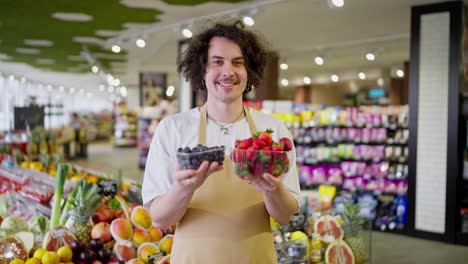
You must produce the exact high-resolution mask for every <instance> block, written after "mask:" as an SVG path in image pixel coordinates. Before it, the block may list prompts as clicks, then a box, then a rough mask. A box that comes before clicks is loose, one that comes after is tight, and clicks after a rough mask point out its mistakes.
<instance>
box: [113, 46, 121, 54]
mask: <svg viewBox="0 0 468 264" xmlns="http://www.w3.org/2000/svg"><path fill="white" fill-rule="evenodd" d="M112 51H113V52H115V53H119V52H120V47H119V46H118V45H114V46H112Z"/></svg>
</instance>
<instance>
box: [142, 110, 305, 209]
mask: <svg viewBox="0 0 468 264" xmlns="http://www.w3.org/2000/svg"><path fill="white" fill-rule="evenodd" d="M250 113H251V116H252V119H253V121H254V123H255V125H256V126H257V130H258V131H265V130H266V129H268V128H270V129H272V130H273V134H272V138H273V140H274V141H278V140H279V139H280V138H282V137H288V138H290V139H291V140H292V135H291V133H290V132H289V130H288V129H287V128H286V126H285V125H284V123H283V122H282V121H280V120H279V119H276V118H274V117H272V116H270V115H267V114H264V113H261V112H258V111H255V110H253V109H250ZM199 123H200V111H199V110H198V108H193V109H191V110H189V111H186V112H182V113H178V114H174V115H171V116H167V117H166V118H164V119H163V120H162V121H161V122H160V123H159V125H158V127H157V128H156V131H155V133H154V136H153V139H152V141H151V146H150V150H149V153H148V158H147V160H146V168H145V175H144V179H143V187H142V191H141V192H142V196H143V204H145V205H146V204H147V203H148V202H150V201H151V200H153V199H154V198H156V197H157V196H160V195H162V194H164V193H166V192H167V191H168V190H169V189H170V188H171V185H172V183H173V182H174V180H175V167H176V164H177V156H176V153H177V149H178V148H179V147H182V148H184V147H190V148H193V147H195V146H196V145H197V144H198V126H199ZM227 126H229V134H227V135H223V134H222V133H221V132H220V127H219V126H218V125H217V124H215V123H214V122H213V121H211V120H210V119H207V129H206V145H207V146H209V147H211V146H221V145H223V146H224V147H225V149H226V155H230V153H231V151H232V149H233V148H234V143H235V141H236V140H237V139H246V138H249V137H251V136H252V135H251V133H250V129H249V124H248V122H247V119H246V118H245V117H244V118H243V119H241V120H239V121H237V122H235V123H233V124H232V125H227ZM291 152H292V154H291V155H290V166H289V171H288V172H287V173H286V174H285V175H284V176H283V184H284V185H285V187H286V188H287V190H288V191H289V192H290V193H292V194H293V195H294V197H295V198H296V200H297V201H298V197H299V192H300V189H299V179H298V175H297V169H296V150H295V149H294V147H293V149H292V150H291Z"/></svg>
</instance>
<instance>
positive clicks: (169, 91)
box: [166, 85, 175, 97]
mask: <svg viewBox="0 0 468 264" xmlns="http://www.w3.org/2000/svg"><path fill="white" fill-rule="evenodd" d="M174 92H175V87H174V86H173V85H169V86H168V87H167V90H166V95H167V96H169V97H171V96H173V95H174Z"/></svg>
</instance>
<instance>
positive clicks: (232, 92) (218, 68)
mask: <svg viewBox="0 0 468 264" xmlns="http://www.w3.org/2000/svg"><path fill="white" fill-rule="evenodd" d="M205 82H206V88H207V90H208V98H209V100H216V101H219V102H224V103H232V102H234V101H236V100H239V99H242V93H243V92H244V89H245V87H246V85H247V70H246V66H245V60H244V56H243V55H242V52H241V50H240V47H239V45H237V44H236V43H234V42H232V41H231V40H229V39H226V38H222V37H214V38H212V39H211V41H210V46H209V48H208V60H207V63H206V73H205Z"/></svg>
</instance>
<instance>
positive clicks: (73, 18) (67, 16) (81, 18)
mask: <svg viewBox="0 0 468 264" xmlns="http://www.w3.org/2000/svg"><path fill="white" fill-rule="evenodd" d="M52 17H53V18H55V19H58V20H62V21H70V22H88V21H91V20H93V17H92V16H90V15H87V14H84V13H67V12H57V13H53V14H52Z"/></svg>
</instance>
